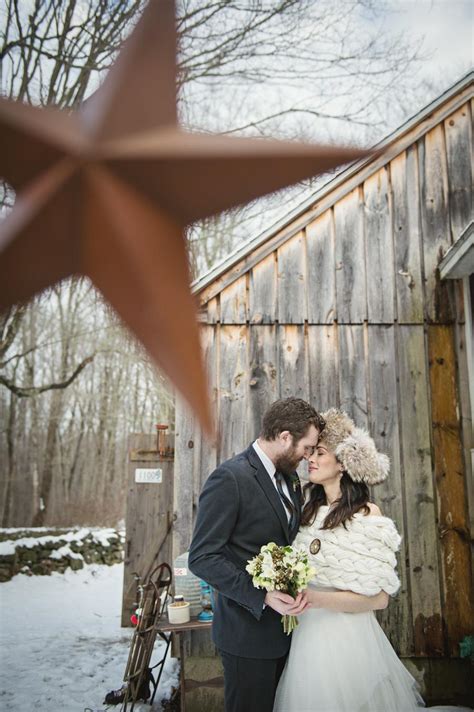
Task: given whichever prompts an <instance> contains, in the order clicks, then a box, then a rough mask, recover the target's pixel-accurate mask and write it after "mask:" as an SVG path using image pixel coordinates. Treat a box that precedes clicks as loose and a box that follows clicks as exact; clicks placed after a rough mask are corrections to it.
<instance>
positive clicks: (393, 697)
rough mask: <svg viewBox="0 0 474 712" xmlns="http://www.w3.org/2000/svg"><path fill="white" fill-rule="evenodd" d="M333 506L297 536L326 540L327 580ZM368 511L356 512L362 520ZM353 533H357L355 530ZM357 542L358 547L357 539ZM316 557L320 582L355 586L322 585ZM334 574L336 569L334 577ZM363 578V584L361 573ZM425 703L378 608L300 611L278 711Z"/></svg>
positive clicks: (406, 708) (336, 711)
mask: <svg viewBox="0 0 474 712" xmlns="http://www.w3.org/2000/svg"><path fill="white" fill-rule="evenodd" d="M327 511H328V508H327V506H323V507H321V508H320V509H319V511H318V515H317V518H316V520H315V522H314V523H313V524H312V525H311V526H310V527H305V528H304V529H303V528H302V530H301V531H300V534H298V537H297V540H296V541H295V544H296V545H299V546H302V547H303V548H305V549H306V550H307V549H308V542H310V541H311V540H313V539H314V538H316V537H317V538H318V539H319V540H320V542H321V554H322V555H323V558H322V559H321V557H319V563H320V566H319V568H320V571H321V577H320V578H322V579H323V580H326V581H327V580H328V578H331V572H330V571H329V574H328V575H326V574H325V573H324V572H326V567H325V566H324V554H326V559H327V560H330V559H331V558H334V559H335V558H336V557H334V547H333V550H332V551H329V554H328V546H329V548H330V544H328V545H327V546H326V548H325V537H327V538H328V541H329V540H330V539H331V537H332V536H333V535H332V534H331V532H330V531H329V532H328V530H320V526H321V524H322V522H323V520H324V517H325V516H326V514H327ZM363 516H364V515H360V514H358V515H356V520H357V518H361V517H363ZM365 519H368V518H365ZM370 519H372V517H370ZM375 519H376V520H378V521H376V522H375V524H376V525H380V528H381V530H382V531H385V530H386V526H385V525H386V523H390V525H391V526H392V528H393V532H395V535H396V536H397V537H398V535H397V534H396V530H395V528H394V525H393V523H392V522H391V520H389V519H387V518H386V517H376V518H374V520H375ZM381 520H385V522H382V521H381ZM359 521H360V522H362V528H363V527H365V526H366V524H365V521H362V520H359ZM356 524H357V521H356ZM334 531H335V530H333V532H334ZM393 532H392V535H393ZM349 535H350V536H352V535H351V533H350V532H349ZM344 536H346V535H345V534H344ZM392 538H393V536H392ZM356 539H357V536H356V537H355V539H350V540H349V541H350V542H351V544H352V542H354V541H356ZM333 541H334V539H333ZM398 542H399V537H398ZM359 543H360V539H359ZM353 546H355V548H356V549H357V543H356V544H353ZM396 547H397V548H398V543H396ZM389 553H391V552H389ZM393 555H394V554H393ZM349 556H350V554H349ZM343 557H344V552H342V558H343ZM310 558H311V562H312V563H313V564H314V565H315V567H316V568H317V573H316V578H315V580H314V583H315V584H316V586H315V587H316V588H320V589H324V590H326V591H328V590H333V591H334V590H340V588H341V587H342V588H344V589H346V590H350V589H348V586H347V585H342V586H338V587H337V588H334V587H330V586H327V585H326V586H318V556H313V557H310ZM338 563H340V560H338ZM335 566H336V564H335ZM346 568H347V567H346ZM359 568H360V567H359ZM334 575H335V574H334V572H333V576H332V577H333V578H334ZM337 575H340V574H339V573H338V574H337ZM372 579H373V576H372ZM358 580H359V589H360V587H361V585H362V584H361V579H360V578H359V579H358ZM363 585H364V586H365V585H366V581H363ZM355 587H356V588H357V583H356V584H355ZM359 592H361V591H360V590H359ZM420 707H421V708H423V707H424V703H423V699H422V698H421V696H420V694H419V692H418V690H417V683H416V681H415V679H414V678H413V677H412V676H411V675H410V673H409V672H408V671H407V669H406V668H405V667H404V665H403V663H402V662H401V661H400V660H399V658H398V657H397V655H396V653H395V651H394V649H393V648H392V646H391V645H390V642H389V640H388V638H387V637H386V636H385V634H384V632H383V630H382V628H381V627H380V625H379V624H378V622H377V619H376V617H375V614H374V612H373V611H370V612H364V613H340V612H337V611H331V610H327V609H314V608H312V609H309V610H308V611H306V612H305V613H304V614H303V615H301V616H300V618H299V625H298V627H297V628H296V630H295V631H294V632H293V636H292V641H291V649H290V654H289V657H288V660H287V663H286V667H285V669H284V671H283V675H282V677H281V679H280V683H279V685H278V689H277V694H276V699H275V706H274V712H414V711H415V710H416V711H418V712H420ZM429 709H430V712H432V711H433V710H439V711H441V710H443V712H444V711H446V710H453V712H454V710H456V712H459V711H460V710H461V708H459V707H437V708H433V707H432V708H429ZM464 709H466V708H464Z"/></svg>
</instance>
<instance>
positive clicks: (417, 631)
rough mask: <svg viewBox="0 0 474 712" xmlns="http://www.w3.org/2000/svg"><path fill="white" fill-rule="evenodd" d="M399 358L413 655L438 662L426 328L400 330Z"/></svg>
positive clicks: (440, 647) (440, 628)
mask: <svg viewBox="0 0 474 712" xmlns="http://www.w3.org/2000/svg"><path fill="white" fill-rule="evenodd" d="M397 352H398V363H399V379H400V424H401V434H402V443H403V444H402V470H403V473H404V477H405V498H406V503H405V506H406V509H405V512H406V514H405V516H406V527H407V535H408V560H409V570H410V590H411V606H412V615H413V625H414V640H415V655H420V656H433V657H437V656H441V655H443V654H444V639H443V624H442V617H441V596H440V572H439V566H438V532H437V528H436V512H435V505H434V491H433V480H432V473H431V466H432V465H431V443H430V414H429V404H428V389H427V373H426V362H425V341H424V330H423V327H422V326H400V327H399V330H398V339H397Z"/></svg>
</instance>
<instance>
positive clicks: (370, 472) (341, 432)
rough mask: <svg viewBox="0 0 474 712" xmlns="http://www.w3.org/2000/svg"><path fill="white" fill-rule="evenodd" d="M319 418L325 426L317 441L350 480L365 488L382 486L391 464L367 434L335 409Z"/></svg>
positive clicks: (345, 414) (342, 412) (344, 414)
mask: <svg viewBox="0 0 474 712" xmlns="http://www.w3.org/2000/svg"><path fill="white" fill-rule="evenodd" d="M321 415H322V416H323V418H324V420H325V421H326V426H325V428H324V430H323V432H322V433H321V439H320V440H321V442H322V443H324V445H326V446H327V448H328V449H329V450H331V451H332V452H334V454H335V455H336V457H337V459H338V460H339V462H340V463H341V465H342V466H343V468H344V470H345V471H346V472H347V474H348V475H349V477H350V478H351V479H352V480H354V482H365V483H366V484H368V485H376V484H378V483H379V482H383V481H384V480H385V479H386V478H387V476H388V473H389V471H390V460H389V459H388V457H387V455H383V454H382V453H379V452H377V448H376V447H375V443H374V441H373V439H372V438H371V437H370V435H369V433H368V432H367V431H366V430H363V429H362V428H358V427H357V426H356V425H355V423H354V421H353V420H351V418H349V416H348V415H347V413H344V411H342V410H338V409H337V408H330V409H329V410H327V411H326V412H325V413H321Z"/></svg>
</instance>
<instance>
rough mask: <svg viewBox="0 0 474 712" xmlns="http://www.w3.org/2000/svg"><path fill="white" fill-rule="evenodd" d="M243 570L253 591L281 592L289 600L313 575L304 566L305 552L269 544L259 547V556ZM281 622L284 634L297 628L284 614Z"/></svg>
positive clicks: (309, 567)
mask: <svg viewBox="0 0 474 712" xmlns="http://www.w3.org/2000/svg"><path fill="white" fill-rule="evenodd" d="M245 569H246V571H247V572H248V573H249V574H250V575H251V576H252V582H253V585H254V586H255V587H256V588H263V589H265V590H266V591H281V592H282V593H288V594H289V595H290V596H292V597H293V598H296V596H297V594H298V593H300V592H301V591H303V590H304V589H305V588H306V587H307V585H308V583H309V581H310V580H311V579H312V578H313V577H314V576H315V574H316V570H315V569H314V568H313V567H312V566H310V564H309V563H308V556H307V554H306V552H305V551H302V550H300V549H295V548H293V547H292V546H277V545H276V544H275V543H274V542H273V541H271V542H269V543H268V544H265V545H264V546H262V548H261V549H260V553H259V554H257V556H254V558H253V559H250V560H249V561H248V564H247V566H246V567H245ZM281 620H282V623H283V629H284V631H285V633H286V634H287V635H289V634H290V633H291V632H292V631H293V630H294V629H295V628H296V626H297V625H298V619H297V617H296V616H288V615H285V616H283V617H282V619H281Z"/></svg>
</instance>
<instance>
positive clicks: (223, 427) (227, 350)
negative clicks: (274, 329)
mask: <svg viewBox="0 0 474 712" xmlns="http://www.w3.org/2000/svg"><path fill="white" fill-rule="evenodd" d="M247 333H248V327H247V326H230V325H229V326H221V327H220V330H219V382H218V389H219V391H218V393H219V396H218V397H219V441H218V453H217V455H218V461H219V462H223V461H224V460H227V459H228V458H229V457H233V456H234V455H236V454H237V453H238V452H241V450H243V449H244V448H245V447H246V445H247V403H248V399H247V391H248V382H249V377H248V375H249V370H248V353H247Z"/></svg>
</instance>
